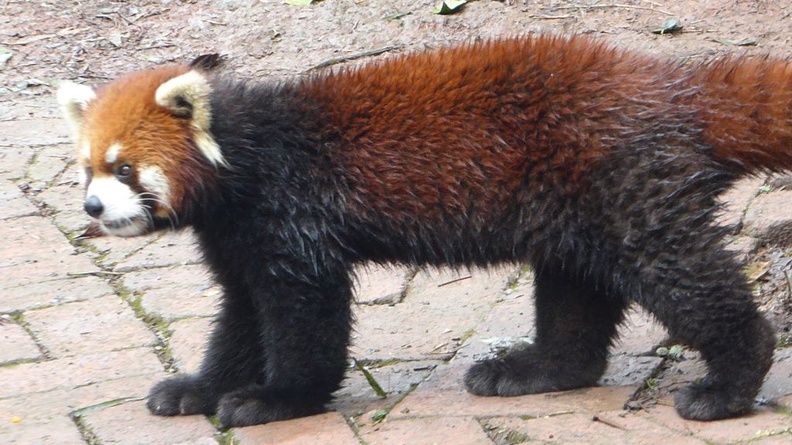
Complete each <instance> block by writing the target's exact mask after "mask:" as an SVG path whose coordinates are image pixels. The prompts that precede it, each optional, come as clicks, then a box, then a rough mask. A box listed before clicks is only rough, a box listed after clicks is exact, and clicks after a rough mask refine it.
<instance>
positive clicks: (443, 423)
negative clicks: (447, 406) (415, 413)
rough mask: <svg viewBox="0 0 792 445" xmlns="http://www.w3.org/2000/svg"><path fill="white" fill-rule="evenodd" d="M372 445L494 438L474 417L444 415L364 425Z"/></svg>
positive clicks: (480, 444)
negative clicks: (489, 435) (488, 435)
mask: <svg viewBox="0 0 792 445" xmlns="http://www.w3.org/2000/svg"><path fill="white" fill-rule="evenodd" d="M360 436H361V438H362V439H363V440H364V441H365V442H366V443H367V444H370V445H437V444H454V445H490V444H491V443H492V441H491V440H490V439H489V438H488V437H487V434H486V433H485V432H484V430H483V429H482V428H481V425H480V424H479V422H478V421H477V420H476V419H475V418H473V417H461V418H451V417H441V418H420V419H404V420H396V421H385V422H382V423H380V424H376V425H373V426H370V427H366V428H363V429H362V430H361V432H360Z"/></svg>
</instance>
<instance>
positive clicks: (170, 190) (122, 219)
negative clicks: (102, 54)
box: [58, 66, 225, 236]
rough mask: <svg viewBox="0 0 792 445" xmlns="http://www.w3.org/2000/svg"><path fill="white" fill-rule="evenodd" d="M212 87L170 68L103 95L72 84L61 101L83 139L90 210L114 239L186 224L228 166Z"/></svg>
mask: <svg viewBox="0 0 792 445" xmlns="http://www.w3.org/2000/svg"><path fill="white" fill-rule="evenodd" d="M210 94H211V86H210V84H209V82H208V81H207V79H206V78H205V77H204V75H203V74H202V73H201V72H200V71H198V70H192V69H190V68H189V67H185V66H169V67H164V68H160V69H157V70H152V71H143V72H138V73H133V74H129V75H126V76H124V77H121V78H119V79H117V80H115V81H113V82H111V83H109V84H107V85H104V86H102V87H100V88H98V89H97V90H94V89H92V88H90V87H87V86H83V85H78V84H74V83H70V82H66V83H64V84H62V85H61V87H60V88H59V90H58V101H59V102H60V105H61V108H62V110H63V112H64V114H65V116H66V119H67V120H68V122H69V124H70V126H71V127H72V130H73V132H74V135H75V139H76V143H77V160H78V162H79V165H80V167H81V171H82V175H81V176H82V179H83V182H84V184H85V186H86V193H85V201H84V207H85V211H86V212H87V213H88V214H89V215H90V216H92V217H93V218H95V219H96V221H97V222H98V224H99V226H100V227H101V228H102V230H103V231H104V232H106V233H108V234H111V235H117V236H136V235H141V234H144V233H148V232H151V231H153V230H157V229H161V228H168V227H177V226H180V225H182V224H183V223H185V221H183V219H184V217H185V216H186V215H187V214H188V212H189V209H190V207H191V205H193V204H194V203H193V201H194V200H195V199H196V195H195V194H196V191H197V190H200V189H201V188H202V187H203V185H204V184H203V183H202V181H206V180H207V178H208V177H209V176H211V172H212V170H213V169H214V168H216V167H219V166H221V165H223V164H224V163H225V161H224V159H223V155H222V153H221V151H220V147H219V146H218V145H217V143H216V142H215V140H214V139H213V137H212V135H211V133H210V131H209V126H210V119H211V104H210Z"/></svg>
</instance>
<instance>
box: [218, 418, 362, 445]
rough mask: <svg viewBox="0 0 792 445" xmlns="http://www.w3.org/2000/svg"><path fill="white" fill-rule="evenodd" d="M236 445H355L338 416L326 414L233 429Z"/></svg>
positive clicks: (357, 444)
mask: <svg viewBox="0 0 792 445" xmlns="http://www.w3.org/2000/svg"><path fill="white" fill-rule="evenodd" d="M233 437H234V439H236V440H237V442H238V443H239V445H303V444H328V445H329V444H333V445H359V444H360V441H358V440H357V438H356V437H355V435H354V434H353V433H352V430H351V429H350V428H349V426H348V425H347V423H346V422H345V421H344V418H343V417H342V416H341V415H340V414H338V413H326V414H320V415H318V416H310V417H305V418H302V419H295V420H291V421H288V422H274V423H270V424H268V425H257V426H251V427H246V428H235V429H234V430H233Z"/></svg>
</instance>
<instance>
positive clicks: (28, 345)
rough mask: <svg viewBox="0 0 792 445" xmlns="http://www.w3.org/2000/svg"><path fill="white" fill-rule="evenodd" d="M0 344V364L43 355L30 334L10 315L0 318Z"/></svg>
mask: <svg viewBox="0 0 792 445" xmlns="http://www.w3.org/2000/svg"><path fill="white" fill-rule="evenodd" d="M0 345H2V347H0V365H4V364H8V363H18V362H22V361H30V360H35V359H37V358H40V357H41V350H40V349H39V347H38V346H37V345H36V342H35V341H33V338H32V337H31V336H30V334H28V332H27V331H25V330H24V329H23V328H22V326H19V325H18V324H16V323H14V322H13V321H11V319H10V317H8V318H0Z"/></svg>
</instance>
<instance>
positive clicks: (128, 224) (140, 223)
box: [99, 217, 152, 237]
mask: <svg viewBox="0 0 792 445" xmlns="http://www.w3.org/2000/svg"><path fill="white" fill-rule="evenodd" d="M99 223H100V225H101V227H102V229H103V231H104V232H106V233H108V234H110V235H114V236H122V237H129V236H138V235H143V234H146V233H148V232H151V231H152V226H151V221H149V219H148V218H142V217H140V218H121V219H114V220H100V221H99Z"/></svg>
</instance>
